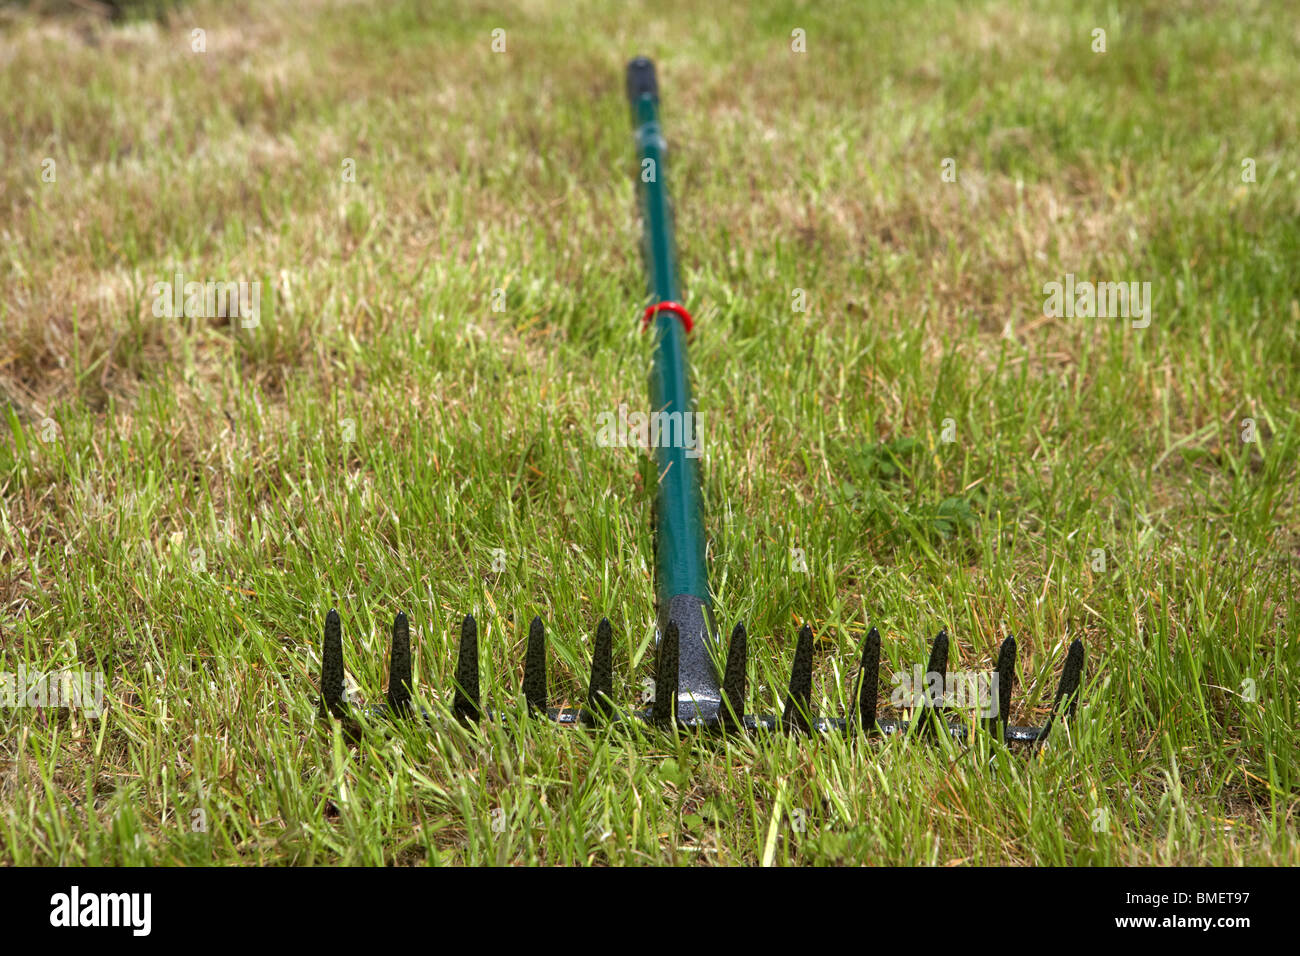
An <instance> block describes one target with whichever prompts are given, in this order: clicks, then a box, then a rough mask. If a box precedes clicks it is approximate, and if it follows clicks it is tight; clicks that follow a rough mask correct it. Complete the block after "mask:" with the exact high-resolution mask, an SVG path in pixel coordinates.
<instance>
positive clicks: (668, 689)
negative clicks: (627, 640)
mask: <svg viewBox="0 0 1300 956" xmlns="http://www.w3.org/2000/svg"><path fill="white" fill-rule="evenodd" d="M679 639H680V638H679V637H678V633H677V622H676V621H669V622H668V628H667V629H666V630H665V631H664V634H663V637H662V638H660V640H659V660H658V662H657V666H656V668H655V702H654V707H653V708H652V709H651V712H650V715H651V719H653V720H654V722H655V723H656V724H658V725H660V726H661V727H662V726H666V725H668V724H671V723H672V722H673V720H674V718H675V717H676V714H677V645H678V641H679Z"/></svg>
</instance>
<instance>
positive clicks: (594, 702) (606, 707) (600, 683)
mask: <svg viewBox="0 0 1300 956" xmlns="http://www.w3.org/2000/svg"><path fill="white" fill-rule="evenodd" d="M613 705H614V629H613V628H612V627H610V624H609V618H607V617H602V618H601V619H600V623H599V624H598V625H596V646H595V647H594V648H592V651H591V683H590V684H589V685H588V687H587V709H586V711H584V712H583V720H584V721H585V722H586V723H587V724H589V725H590V724H593V723H595V722H596V721H597V720H598V719H600V718H602V717H608V716H609V714H610V711H611V710H612V709H613Z"/></svg>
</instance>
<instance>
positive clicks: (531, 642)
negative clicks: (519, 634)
mask: <svg viewBox="0 0 1300 956" xmlns="http://www.w3.org/2000/svg"><path fill="white" fill-rule="evenodd" d="M524 700H525V701H527V702H528V712H529V713H530V714H537V713H542V714H544V713H546V627H545V625H543V624H542V619H541V618H540V617H535V618H533V623H532V624H530V625H529V627H528V649H527V650H526V651H525V652H524Z"/></svg>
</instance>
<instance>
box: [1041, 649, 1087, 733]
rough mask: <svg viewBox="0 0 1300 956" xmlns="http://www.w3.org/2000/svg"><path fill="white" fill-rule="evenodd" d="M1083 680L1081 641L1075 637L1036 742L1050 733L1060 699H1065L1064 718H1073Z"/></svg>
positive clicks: (1058, 710) (1059, 706) (1059, 708)
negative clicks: (1050, 707)
mask: <svg viewBox="0 0 1300 956" xmlns="http://www.w3.org/2000/svg"><path fill="white" fill-rule="evenodd" d="M1082 680H1083V641H1081V640H1079V639H1078V638H1075V639H1074V641H1073V642H1072V643H1071V644H1070V650H1069V651H1068V652H1067V653H1066V655H1065V667H1064V669H1063V670H1062V671H1061V683H1060V684H1059V685H1057V688H1056V697H1055V699H1053V701H1052V709H1051V710H1050V711H1048V714H1047V720H1046V722H1045V723H1044V724H1043V731H1042V733H1040V734H1039V735H1038V742H1039V743H1042V742H1043V741H1045V740H1046V739H1047V735H1048V734H1049V733H1051V730H1052V724H1053V723H1054V722H1055V721H1056V715H1057V714H1058V713H1059V712H1060V710H1061V701H1063V700H1064V701H1066V702H1067V703H1066V708H1065V719H1066V720H1073V719H1074V710H1075V707H1076V706H1077V704H1078V703H1079V694H1078V691H1079V684H1080V682H1081V681H1082Z"/></svg>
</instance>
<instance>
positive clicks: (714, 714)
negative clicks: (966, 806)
mask: <svg viewBox="0 0 1300 956" xmlns="http://www.w3.org/2000/svg"><path fill="white" fill-rule="evenodd" d="M627 95H628V100H629V103H630V105H631V108H632V115H633V122H634V126H635V129H636V144H637V153H638V158H639V159H640V169H641V175H640V182H641V186H640V189H639V194H640V196H639V198H640V204H641V213H642V220H643V226H644V234H643V254H644V257H645V261H646V267H647V272H648V273H649V294H650V298H651V302H652V304H651V305H649V306H647V307H646V308H645V310H644V312H643V313H642V316H641V323H642V329H643V330H645V331H651V330H652V331H653V333H654V342H655V345H654V363H653V367H652V370H651V374H650V407H651V408H652V409H653V410H654V411H655V413H656V415H655V421H658V422H660V423H665V422H666V423H667V428H666V429H665V428H659V429H657V432H658V434H657V435H656V440H654V441H652V444H653V445H654V447H655V456H656V463H657V466H658V475H659V479H658V487H657V491H656V497H655V502H654V518H653V519H652V520H653V522H654V531H655V538H654V541H655V560H654V565H655V589H656V604H657V611H656V617H657V621H656V625H657V635H656V643H657V651H656V660H655V697H654V702H653V704H652V705H651V706H650V707H649V708H648V709H644V710H635V709H626V708H620V707H618V706H617V705H616V704H615V702H614V687H613V682H614V664H613V629H612V627H611V625H610V622H609V620H608V618H603V619H602V620H601V621H600V623H599V625H598V626H597V629H596V639H595V644H594V647H593V655H592V665H591V681H590V685H589V688H588V692H587V701H586V705H585V706H582V707H551V706H549V705H548V699H547V683H546V629H545V625H544V624H543V623H542V621H541V619H540V618H534V619H533V620H532V623H531V625H530V627H529V632H528V643H527V648H526V651H525V658H524V681H523V696H524V700H525V703H526V705H527V713H528V714H529V715H530V716H533V717H543V716H544V717H547V718H549V719H550V720H553V721H555V722H557V723H559V724H567V725H576V724H581V725H585V726H589V727H594V726H597V725H602V724H611V723H618V722H622V721H628V720H638V721H642V722H645V723H648V724H650V725H653V726H656V727H660V728H665V729H672V728H679V729H685V730H698V731H710V732H715V733H724V734H725V733H738V732H749V733H756V732H763V731H787V732H802V733H813V732H821V733H832V732H836V733H849V734H854V733H862V734H882V735H893V734H899V733H904V732H911V733H913V734H915V735H916V736H918V737H925V736H928V737H937V736H939V735H940V734H947V735H949V736H951V737H953V738H956V739H959V740H960V739H965V737H966V736H967V735H968V733H969V732H970V728H969V727H968V725H967V724H965V723H957V722H948V721H947V720H946V718H945V716H944V713H945V709H946V705H949V704H951V702H952V697H953V695H952V691H951V688H949V687H948V683H949V681H948V649H949V638H948V634H947V632H946V631H940V632H939V634H938V636H936V637H935V639H934V643H933V645H932V648H931V652H930V660H929V664H928V666H927V669H926V672H925V687H926V690H925V691H924V692H917V693H914V694H913V695H912V697H911V700H912V701H913V703H914V704H915V709H914V711H913V716H912V719H911V720H910V721H906V720H893V719H888V718H879V719H878V718H877V715H876V704H877V695H878V691H879V669H880V634H879V632H878V631H877V629H876V628H874V627H873V628H871V630H869V631H868V632H867V635H866V638H865V640H864V641H863V645H862V656H861V665H860V667H859V670H858V675H857V679H856V681H855V684H856V686H855V688H854V690H855V693H853V694H852V696H851V699H850V704H849V706H848V708H847V711H848V712H847V713H846V714H845V715H844V716H843V717H818V716H817V715H816V714H815V713H814V711H813V706H812V671H813V644H814V638H813V632H812V629H811V628H810V627H809V626H808V625H806V624H805V625H804V626H803V627H802V628H801V629H800V631H799V634H798V638H797V641H796V645H795V654H794V666H793V669H792V671H791V674H790V683H789V690H788V693H787V696H786V701H785V708H784V711H783V712H782V714H781V715H779V716H777V715H754V714H747V713H746V712H745V672H746V665H747V660H748V637H747V634H746V632H745V628H744V626H743V625H742V624H737V625H736V626H735V629H734V630H733V631H732V634H731V641H730V643H729V645H728V649H727V657H726V666H725V670H724V671H723V673H722V675H721V680H719V675H718V672H717V669H716V668H715V666H714V663H713V656H712V654H711V653H710V651H711V649H712V648H714V647H716V645H717V643H718V642H719V640H720V637H719V634H718V629H717V623H716V621H715V618H714V614H713V607H712V601H711V597H710V590H709V583H708V567H707V561H706V552H705V534H704V519H703V497H702V494H701V483H700V470H699V445H698V441H699V438H698V435H697V436H695V438H694V440H693V441H692V440H691V438H690V437H689V434H688V433H689V432H690V428H689V425H687V424H686V423H687V422H689V421H690V418H689V417H687V416H688V415H693V414H694V408H695V405H694V402H693V399H692V396H691V383H690V373H689V367H688V365H687V361H686V343H687V337H688V335H689V334H690V333H691V331H692V329H693V327H694V321H693V319H692V318H691V315H690V313H689V312H688V311H687V310H686V308H685V307H684V306H683V305H682V304H681V301H680V299H681V290H680V288H679V286H678V278H677V267H676V257H675V246H674V241H673V226H672V213H671V209H670V205H669V199H668V190H667V186H666V184H665V173H666V168H665V165H666V164H665V160H666V155H667V144H666V142H665V140H664V137H663V133H662V131H661V128H660V125H659V90H658V83H657V81H656V78H655V69H654V64H653V63H651V62H650V60H648V59H645V58H644V57H639V58H637V59H635V60H633V61H632V62H631V63H629V64H628V68H627ZM674 425H677V427H676V429H674V428H673V426H674ZM664 431H667V433H668V440H667V441H662V440H658V439H662V438H663V433H664ZM478 655H479V647H478V625H477V622H476V621H475V620H474V618H473V616H466V617H465V618H464V620H463V622H462V624H461V633H460V645H459V651H458V655H457V661H456V676H455V688H454V696H453V699H452V703H451V712H452V714H453V715H454V716H455V717H456V718H458V719H460V720H462V721H465V722H475V721H478V720H482V719H505V718H506V717H507V712H506V711H497V712H495V713H494V712H492V711H490V710H489V709H488V708H486V707H485V706H484V705H483V704H482V703H481V702H480V694H479V674H478V671H479V665H478ZM1083 659H1084V651H1083V643H1082V642H1081V641H1079V640H1075V641H1074V642H1073V643H1072V644H1071V645H1070V648H1069V651H1068V652H1067V654H1066V659H1065V665H1064V669H1063V671H1062V674H1061V681H1060V684H1059V686H1058V687H1057V690H1056V696H1055V698H1054V699H1053V702H1052V705H1051V709H1050V710H1049V712H1048V716H1047V719H1046V720H1045V721H1044V723H1043V725H1042V726H1041V727H1018V726H1011V725H1009V724H1008V723H1007V715H1008V714H1009V713H1010V709H1011V691H1012V687H1013V684H1014V681H1015V668H1016V642H1015V639H1014V638H1012V637H1008V638H1007V639H1006V640H1005V641H1004V642H1003V643H1002V646H1001V649H1000V650H999V653H998V659H997V664H996V667H995V669H994V671H993V672H992V673H991V674H990V675H988V678H989V679H988V681H987V683H986V686H985V688H984V691H985V696H986V697H987V698H988V699H987V700H986V701H984V705H985V707H984V711H983V714H984V716H983V720H982V721H980V723H979V726H980V727H982V728H983V729H984V730H986V731H987V732H989V733H990V734H991V735H993V736H994V737H995V738H1001V739H1002V740H1004V741H1005V742H1007V743H1041V742H1043V741H1045V740H1046V739H1047V736H1048V734H1049V733H1050V732H1051V730H1052V725H1053V723H1054V722H1055V721H1056V719H1057V718H1058V717H1060V718H1061V719H1063V720H1072V719H1073V718H1074V714H1075V708H1076V705H1077V703H1078V692H1079V686H1080V682H1081V680H1082V677H1083ZM343 671H344V667H343V639H342V623H341V621H340V618H339V615H338V612H337V611H336V610H330V612H329V613H328V614H327V615H326V618H325V635H324V646H323V650H322V654H321V684H320V687H321V697H320V714H321V716H322V717H326V718H330V717H332V718H335V719H338V720H340V721H342V722H343V724H344V729H345V732H346V733H347V734H348V736H349V737H353V738H355V737H356V736H357V735H358V734H359V733H360V725H359V723H358V721H357V720H356V717H355V716H354V715H353V713H352V711H351V709H350V707H349V704H348V702H347V700H346V698H345V695H344V690H343ZM411 687H412V677H411V641H410V624H409V621H408V619H407V617H406V615H405V614H404V613H399V614H398V615H397V617H396V618H395V620H394V622H393V634H392V652H391V658H390V662H389V677H388V692H387V695H386V699H385V702H384V703H383V704H382V705H379V706H377V707H375V708H373V710H374V711H375V713H376V714H377V715H386V716H393V717H399V718H403V717H412V716H414V707H413V705H412V698H411ZM423 716H424V717H425V718H428V717H430V716H431V715H429V714H428V713H423ZM971 726H975V724H974V723H973V722H972V724H971Z"/></svg>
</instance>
